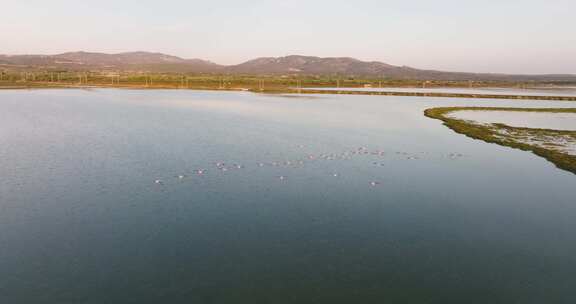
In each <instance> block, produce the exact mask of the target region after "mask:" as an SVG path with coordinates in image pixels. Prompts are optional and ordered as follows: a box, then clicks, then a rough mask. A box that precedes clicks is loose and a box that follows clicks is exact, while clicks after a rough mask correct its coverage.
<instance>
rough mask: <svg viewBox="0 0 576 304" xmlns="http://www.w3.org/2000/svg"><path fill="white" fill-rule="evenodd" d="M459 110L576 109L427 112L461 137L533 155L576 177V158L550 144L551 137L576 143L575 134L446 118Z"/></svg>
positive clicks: (556, 110) (559, 110) (572, 110)
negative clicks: (529, 138)
mask: <svg viewBox="0 0 576 304" xmlns="http://www.w3.org/2000/svg"><path fill="white" fill-rule="evenodd" d="M457 111H510V112H540V113H576V108H508V107H502V108H499V107H441V108H430V109H426V110H425V111H424V115H425V116H426V117H429V118H432V119H438V120H440V121H442V122H443V124H444V125H445V126H447V127H448V128H450V129H451V130H453V131H454V132H456V133H458V134H463V135H465V136H467V137H470V138H472V139H476V140H481V141H484V142H486V143H491V144H497V145H501V146H505V147H509V148H513V149H519V150H523V151H528V152H532V153H533V154H535V155H538V156H540V157H542V158H544V159H546V160H547V161H549V162H551V163H553V164H554V165H555V166H556V167H557V168H559V169H562V170H565V171H568V172H571V173H573V174H576V155H572V154H568V153H565V152H563V151H561V150H560V148H559V147H558V146H555V144H554V143H550V138H562V137H563V138H570V139H571V140H572V141H573V142H576V131H566V130H553V129H535V128H525V127H512V126H508V125H505V124H501V123H494V124H482V123H473V122H470V121H466V120H462V119H458V118H454V117H449V116H447V114H450V113H453V112H457ZM527 136H528V137H531V140H532V143H528V142H522V140H521V138H526V137H527ZM538 140H539V141H538ZM539 143H540V144H539Z"/></svg>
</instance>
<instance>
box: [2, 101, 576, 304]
mask: <svg viewBox="0 0 576 304" xmlns="http://www.w3.org/2000/svg"><path fill="white" fill-rule="evenodd" d="M472 105H482V106H498V105H500V106H509V107H510V106H526V107H567V106H570V105H571V104H570V103H566V102H563V103H562V102H560V103H558V102H557V103H554V102H542V101H527V102H518V101H498V100H481V101H480V100H465V99H462V100H459V99H439V98H416V97H414V98H412V97H373V96H329V95H326V96H318V97H315V96H301V98H286V97H283V96H267V95H254V94H250V93H235V92H226V93H222V92H195V91H176V90H174V91H161V90H159V91H131V90H84V91H82V90H37V91H2V92H0V172H1V174H2V179H1V181H0V303H123V304H124V303H139V304H141V303H444V304H445V303H507V304H508V303H522V304H527V303H538V304H540V303H574V300H575V299H576V292H575V290H576V278H575V277H574V274H575V273H576V234H575V233H574V232H575V231H576V200H575V192H574V187H575V186H576V177H575V176H574V175H573V174H571V173H568V172H565V171H561V170H559V169H557V168H555V167H554V166H553V165H552V164H550V163H548V162H547V161H545V160H544V159H542V158H539V157H537V156H534V155H532V154H530V153H526V152H522V151H517V150H513V149H509V148H504V147H500V146H497V145H491V144H486V143H483V142H479V141H474V140H472V139H469V138H467V137H465V136H461V135H458V134H455V133H453V132H452V131H450V130H449V129H447V128H446V127H444V126H442V124H441V123H440V122H439V121H437V120H432V119H428V118H426V117H424V116H423V115H422V112H423V110H424V109H426V108H428V107H434V106H472ZM198 170H201V171H198ZM199 172H200V173H203V174H199Z"/></svg>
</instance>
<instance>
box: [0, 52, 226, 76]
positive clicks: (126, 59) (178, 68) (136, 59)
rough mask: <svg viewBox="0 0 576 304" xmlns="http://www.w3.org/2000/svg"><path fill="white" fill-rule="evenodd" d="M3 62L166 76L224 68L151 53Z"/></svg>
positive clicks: (82, 54)
mask: <svg viewBox="0 0 576 304" xmlns="http://www.w3.org/2000/svg"><path fill="white" fill-rule="evenodd" d="M2 63H4V67H5V68H10V67H13V68H21V69H22V68H29V69H50V70H71V71H86V70H121V71H142V72H166V73H169V72H177V73H185V72H197V73H211V72H217V71H219V70H221V69H222V66H220V65H218V64H215V63H212V62H210V61H206V60H201V59H183V58H180V57H176V56H171V55H166V54H161V53H150V52H130V53H120V54H104V53H89V52H70V53H63V54H58V55H16V56H6V55H4V56H0V64H2ZM0 68H2V66H0Z"/></svg>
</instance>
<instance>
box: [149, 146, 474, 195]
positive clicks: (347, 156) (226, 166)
mask: <svg viewBox="0 0 576 304" xmlns="http://www.w3.org/2000/svg"><path fill="white" fill-rule="evenodd" d="M298 148H301V149H302V148H304V146H302V145H299V146H298ZM388 155H395V156H397V157H400V159H405V160H419V159H421V158H422V157H423V155H424V154H423V152H422V153H415V154H414V153H408V152H399V151H396V152H389V151H384V150H370V149H368V148H366V147H359V148H357V149H352V150H349V151H345V152H343V153H321V154H306V156H305V157H302V158H299V159H296V160H284V161H270V162H258V163H256V164H255V165H254V166H255V167H256V168H264V167H280V168H282V167H284V168H298V167H303V166H305V165H307V164H310V163H312V162H317V161H334V160H351V159H352V158H353V157H355V156H374V157H379V158H382V157H385V156H388ZM443 157H445V158H447V159H450V160H456V159H459V158H462V157H464V155H463V154H461V153H449V154H447V155H443ZM372 165H375V166H386V164H385V163H383V162H381V161H378V159H373V160H372ZM244 168H247V166H245V165H243V164H238V163H227V162H224V161H219V162H214V163H213V164H212V165H211V166H208V167H206V168H202V169H195V170H193V171H192V172H190V173H188V174H179V175H175V176H173V177H172V178H169V179H163V178H158V179H156V180H154V184H156V185H158V186H164V185H166V184H167V183H169V182H170V181H171V180H172V181H173V180H180V181H182V180H185V179H188V178H191V177H192V176H197V177H201V176H204V175H207V174H209V173H218V172H227V171H233V170H241V169H244ZM331 176H332V177H340V173H337V172H334V173H332V174H331ZM276 179H277V180H278V181H281V182H282V181H287V180H288V175H278V176H276ZM367 184H368V185H369V186H371V187H376V186H379V185H381V184H382V182H381V181H379V180H371V181H368V182H367Z"/></svg>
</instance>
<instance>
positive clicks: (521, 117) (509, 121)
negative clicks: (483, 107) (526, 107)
mask: <svg viewBox="0 0 576 304" xmlns="http://www.w3.org/2000/svg"><path fill="white" fill-rule="evenodd" d="M449 116H450V117H454V118H458V119H463V120H470V121H475V122H479V123H502V124H506V125H509V126H512V127H520V128H539V129H553V130H567V131H576V113H543V112H514V111H466V110H464V111H456V112H452V113H450V114H449Z"/></svg>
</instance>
